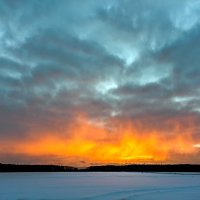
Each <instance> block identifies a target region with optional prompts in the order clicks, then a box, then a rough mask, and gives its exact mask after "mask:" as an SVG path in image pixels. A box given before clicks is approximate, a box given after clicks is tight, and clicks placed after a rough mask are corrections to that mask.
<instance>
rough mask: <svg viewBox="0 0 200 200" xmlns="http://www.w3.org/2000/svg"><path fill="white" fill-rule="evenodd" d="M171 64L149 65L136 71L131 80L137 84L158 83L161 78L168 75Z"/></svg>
mask: <svg viewBox="0 0 200 200" xmlns="http://www.w3.org/2000/svg"><path fill="white" fill-rule="evenodd" d="M171 69H172V66H171V65H169V64H165V65H159V64H155V65H150V66H148V67H146V68H145V69H143V70H140V71H139V72H136V74H135V77H134V79H133V82H134V83H135V84H137V85H141V86H144V85H147V84H151V83H159V82H160V81H161V80H162V79H164V78H167V77H169V76H170V73H171Z"/></svg>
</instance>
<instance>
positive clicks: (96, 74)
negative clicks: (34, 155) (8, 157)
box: [0, 0, 200, 138]
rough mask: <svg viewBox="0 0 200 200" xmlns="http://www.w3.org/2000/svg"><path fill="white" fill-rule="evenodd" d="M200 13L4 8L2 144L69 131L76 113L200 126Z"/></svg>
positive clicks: (176, 8)
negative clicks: (185, 120)
mask: <svg viewBox="0 0 200 200" xmlns="http://www.w3.org/2000/svg"><path fill="white" fill-rule="evenodd" d="M199 11H200V1H198V0H193V1H191V0H188V1H187V0H185V1H182V0H176V1H167V2H166V1H161V0H155V1H149V0H147V1H142V0H140V1H130V0H124V1H120V0H105V1H96V0H86V1H78V0H77V1H20V0H19V1H0V96H1V98H0V106H1V110H0V116H1V117H0V127H1V130H0V137H1V138H5V137H12V136H13V137H19V138H20V135H23V136H25V135H26V134H27V133H28V132H29V131H30V130H34V129H36V130H37V129H43V128H44V129H48V128H49V129H51V128H52V127H53V128H54V129H55V130H56V129H61V130H62V126H63V125H64V124H66V123H67V122H69V121H70V119H71V118H72V117H73V116H74V115H76V113H77V112H78V111H80V112H85V113H88V115H89V116H91V117H92V118H95V117H97V118H103V119H105V118H107V119H109V118H110V117H119V118H123V117H124V118H126V117H129V118H133V119H134V120H136V119H137V120H140V119H141V120H143V116H148V119H151V122H152V124H154V126H155V127H159V128H160V129H161V128H162V123H161V122H160V121H159V122H158V119H159V118H160V119H162V121H163V126H164V127H165V125H164V123H165V121H168V120H169V118H173V117H177V116H178V117H179V116H182V115H185V116H188V115H192V116H194V118H195V119H196V120H197V121H198V122H199V121H200V116H199V113H200V107H199V97H200V91H199V86H200V78H199V75H200V67H199V63H200V59H199V49H200V48H199V40H200V34H199V33H200V25H199V22H200V16H199ZM147 121H148V120H147ZM146 123H147V122H146ZM160 124H161V125H160Z"/></svg>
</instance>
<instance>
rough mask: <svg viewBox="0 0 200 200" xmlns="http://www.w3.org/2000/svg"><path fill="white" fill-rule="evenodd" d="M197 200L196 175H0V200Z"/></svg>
mask: <svg viewBox="0 0 200 200" xmlns="http://www.w3.org/2000/svg"><path fill="white" fill-rule="evenodd" d="M68 199H69V200H77V199H83V200H86V199H88V200H129V199H131V200H179V199H181V200H200V174H195V173H180V174H179V173H127V172H119V173H115V172H113V173H105V172H99V173H92V172H90V173H0V200H68Z"/></svg>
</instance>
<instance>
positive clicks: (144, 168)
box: [0, 163, 200, 172]
mask: <svg viewBox="0 0 200 200" xmlns="http://www.w3.org/2000/svg"><path fill="white" fill-rule="evenodd" d="M0 172H200V165H190V164H175V165H158V164H156V165H150V164H148V165H146V164H133V165H103V166H90V167H86V168H81V169H80V168H76V167H70V166H59V165H16V164H1V163H0Z"/></svg>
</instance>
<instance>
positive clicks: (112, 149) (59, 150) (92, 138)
mask: <svg viewBox="0 0 200 200" xmlns="http://www.w3.org/2000/svg"><path fill="white" fill-rule="evenodd" d="M33 135H34V134H33ZM40 135H41V137H37V138H36V137H31V138H28V139H24V140H21V141H18V142H16V141H13V142H12V141H7V142H2V141H1V147H2V148H1V149H0V151H1V152H2V150H4V151H5V149H6V151H7V153H8V154H12V153H13V154H23V155H27V156H35V157H37V156H49V157H51V156H58V157H60V158H61V160H60V162H59V163H61V164H66V165H67V164H71V163H72V164H74V165H77V166H81V165H91V164H111V163H114V164H126V163H169V162H170V161H172V162H177V163H180V162H181V160H180V157H181V156H195V155H196V154H197V153H198V152H199V148H198V147H199V146H198V145H197V144H196V143H195V141H194V139H193V137H192V135H191V133H190V132H188V131H186V132H184V131H183V130H180V129H176V128H174V130H173V132H171V133H168V132H164V131H161V130H160V131H156V130H151V131H148V130H146V129H144V130H143V129H142V128H136V127H135V126H134V123H132V122H131V121H128V122H120V121H117V120H116V121H112V122H110V123H109V125H108V124H106V125H105V124H103V123H97V122H96V121H91V120H89V119H88V118H87V117H78V118H77V119H76V120H74V121H72V122H71V125H70V126H68V127H67V128H66V130H64V131H63V134H61V135H58V134H55V133H54V132H52V133H49V132H48V133H46V132H43V133H42V134H40Z"/></svg>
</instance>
